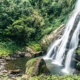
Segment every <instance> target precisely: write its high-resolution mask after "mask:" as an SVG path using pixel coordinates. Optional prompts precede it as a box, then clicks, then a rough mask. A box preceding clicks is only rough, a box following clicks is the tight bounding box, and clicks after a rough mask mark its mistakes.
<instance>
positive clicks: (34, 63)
mask: <svg viewBox="0 0 80 80" xmlns="http://www.w3.org/2000/svg"><path fill="white" fill-rule="evenodd" d="M26 74H27V75H29V76H35V75H40V74H45V75H48V74H50V71H49V70H48V68H47V66H46V64H45V61H44V60H43V59H41V58H33V59H31V60H29V61H28V62H27V63H26Z"/></svg>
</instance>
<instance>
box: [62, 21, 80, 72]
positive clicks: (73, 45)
mask: <svg viewBox="0 0 80 80" xmlns="http://www.w3.org/2000/svg"><path fill="white" fill-rule="evenodd" d="M79 30H80V22H79V23H78V25H77V28H76V30H75V32H74V33H73V36H72V39H71V42H70V46H69V52H68V53H67V57H66V61H65V68H64V69H63V70H62V71H63V72H65V73H69V72H70V71H71V70H70V63H71V57H72V54H75V50H76V48H77V46H78V42H79V38H78V36H79Z"/></svg>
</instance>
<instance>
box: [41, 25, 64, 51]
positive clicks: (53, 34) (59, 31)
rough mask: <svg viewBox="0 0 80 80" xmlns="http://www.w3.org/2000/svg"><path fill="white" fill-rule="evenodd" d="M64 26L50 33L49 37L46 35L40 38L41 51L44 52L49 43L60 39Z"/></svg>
mask: <svg viewBox="0 0 80 80" xmlns="http://www.w3.org/2000/svg"><path fill="white" fill-rule="evenodd" d="M64 26H65V25H64V24H62V25H61V26H60V27H59V28H57V29H56V30H54V31H53V32H51V33H50V34H49V35H46V36H44V37H43V38H42V41H41V45H42V47H43V49H44V50H45V49H46V48H47V47H48V46H49V45H50V43H51V42H53V41H55V40H56V39H57V38H59V37H61V35H62V32H63V30H64V28H65V27H64Z"/></svg>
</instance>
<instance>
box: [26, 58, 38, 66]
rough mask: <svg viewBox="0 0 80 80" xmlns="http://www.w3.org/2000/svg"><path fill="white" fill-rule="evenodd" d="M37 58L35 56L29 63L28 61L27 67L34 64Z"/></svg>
mask: <svg viewBox="0 0 80 80" xmlns="http://www.w3.org/2000/svg"><path fill="white" fill-rule="evenodd" d="M36 60H37V58H33V59H30V60H29V61H28V62H27V63H26V67H27V66H28V65H29V64H31V65H33V64H34V63H35V62H36Z"/></svg>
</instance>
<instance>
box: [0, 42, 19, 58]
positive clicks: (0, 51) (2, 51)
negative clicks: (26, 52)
mask: <svg viewBox="0 0 80 80" xmlns="http://www.w3.org/2000/svg"><path fill="white" fill-rule="evenodd" d="M20 49H21V47H20V46H18V45H16V44H15V43H14V42H12V41H10V42H0V55H2V56H4V57H6V56H8V55H9V54H12V53H14V52H15V51H16V50H20Z"/></svg>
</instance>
